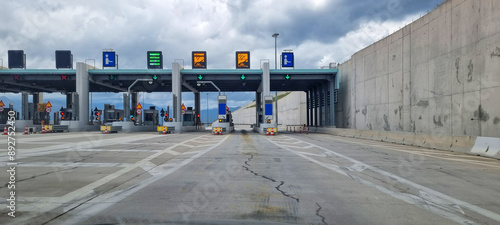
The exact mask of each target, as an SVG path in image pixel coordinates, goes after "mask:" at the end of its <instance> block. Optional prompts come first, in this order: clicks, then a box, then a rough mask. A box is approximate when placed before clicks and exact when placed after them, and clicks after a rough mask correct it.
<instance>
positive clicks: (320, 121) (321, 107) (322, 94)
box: [317, 84, 325, 127]
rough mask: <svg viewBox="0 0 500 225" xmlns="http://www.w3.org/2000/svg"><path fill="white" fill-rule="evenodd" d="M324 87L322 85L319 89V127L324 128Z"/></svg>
mask: <svg viewBox="0 0 500 225" xmlns="http://www.w3.org/2000/svg"><path fill="white" fill-rule="evenodd" d="M323 90H324V89H323V85H322V84H320V85H319V87H318V109H319V110H318V112H319V116H318V125H317V126H319V127H321V126H323V120H324V115H325V114H324V113H323V109H324V108H325V107H323V106H324V105H323V103H324V102H323V99H322V98H324V97H325V96H324V94H325V93H324V92H323Z"/></svg>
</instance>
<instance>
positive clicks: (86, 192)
mask: <svg viewBox="0 0 500 225" xmlns="http://www.w3.org/2000/svg"><path fill="white" fill-rule="evenodd" d="M228 137H229V136H228ZM224 140H225V139H224ZM189 141H190V140H186V141H183V142H181V143H177V144H175V145H173V146H170V147H168V148H166V149H165V150H163V151H161V152H158V153H156V154H153V155H150V156H148V157H147V158H144V159H142V160H140V161H138V162H136V163H134V164H131V165H130V166H128V167H125V168H123V169H121V170H118V171H116V172H115V173H112V174H109V175H107V176H105V177H103V178H101V179H99V180H96V181H94V182H92V183H90V184H87V185H85V186H83V187H81V188H79V189H77V190H74V191H72V192H70V193H68V194H66V195H64V196H62V197H58V198H57V199H58V200H59V201H60V202H64V203H70V204H75V201H82V199H83V200H86V199H87V198H86V197H84V198H82V196H87V197H89V196H94V189H95V188H97V187H99V186H101V185H103V184H106V183H108V182H109V181H111V180H113V179H115V178H117V177H120V176H122V175H124V174H126V173H128V172H130V171H132V170H134V169H136V168H138V167H140V166H141V165H144V164H146V163H148V162H149V161H150V160H152V159H154V158H156V157H157V156H160V155H162V154H164V153H171V152H175V151H172V150H171V149H173V148H175V147H177V146H179V145H181V144H183V143H186V142H189ZM175 153H177V154H178V152H175ZM59 206H60V205H57V204H56V205H53V204H48V205H43V207H44V209H45V210H44V212H48V211H50V210H53V209H55V208H57V207H59ZM34 216H36V215H31V216H27V217H21V218H19V220H16V222H17V223H18V224H23V222H25V221H27V220H29V219H31V218H33V217H34ZM69 224H74V223H69Z"/></svg>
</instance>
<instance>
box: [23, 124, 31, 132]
mask: <svg viewBox="0 0 500 225" xmlns="http://www.w3.org/2000/svg"><path fill="white" fill-rule="evenodd" d="M24 134H30V133H29V131H28V125H26V128H25V129H24Z"/></svg>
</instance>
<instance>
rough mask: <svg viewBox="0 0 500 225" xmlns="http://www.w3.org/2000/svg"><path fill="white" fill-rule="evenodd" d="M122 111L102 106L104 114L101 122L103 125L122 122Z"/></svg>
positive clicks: (106, 105)
mask: <svg viewBox="0 0 500 225" xmlns="http://www.w3.org/2000/svg"><path fill="white" fill-rule="evenodd" d="M124 115H125V114H124V111H123V109H115V106H114V105H110V104H104V113H103V114H102V121H103V122H104V123H111V122H118V121H123V116H124Z"/></svg>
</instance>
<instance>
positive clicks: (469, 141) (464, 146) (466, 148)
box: [450, 136, 476, 153]
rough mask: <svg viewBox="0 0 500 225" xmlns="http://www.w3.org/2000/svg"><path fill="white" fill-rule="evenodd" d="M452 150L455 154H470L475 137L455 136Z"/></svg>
mask: <svg viewBox="0 0 500 225" xmlns="http://www.w3.org/2000/svg"><path fill="white" fill-rule="evenodd" d="M452 138H453V140H452V143H451V147H450V150H451V151H454V152H461V153H470V151H471V149H472V147H474V143H475V142H476V137H474V136H453V137H452Z"/></svg>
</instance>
